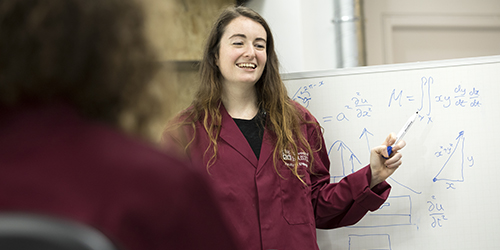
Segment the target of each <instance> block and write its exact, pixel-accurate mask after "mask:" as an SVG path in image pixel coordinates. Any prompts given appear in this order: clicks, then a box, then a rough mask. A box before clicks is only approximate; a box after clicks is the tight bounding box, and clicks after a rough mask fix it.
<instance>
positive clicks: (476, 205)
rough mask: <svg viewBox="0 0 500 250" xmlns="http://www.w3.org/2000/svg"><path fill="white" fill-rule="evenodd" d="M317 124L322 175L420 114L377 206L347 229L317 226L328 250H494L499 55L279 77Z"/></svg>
mask: <svg viewBox="0 0 500 250" xmlns="http://www.w3.org/2000/svg"><path fill="white" fill-rule="evenodd" d="M283 80H284V82H285V84H286V86H287V89H288V93H289V95H290V97H291V98H292V99H293V100H295V101H297V102H299V103H301V104H302V105H303V106H304V107H306V108H307V109H309V110H310V111H311V113H312V114H313V115H314V116H315V117H316V119H317V120H318V121H319V123H320V124H321V126H322V127H323V128H324V137H325V143H326V146H327V149H328V153H329V157H330V161H331V167H330V171H331V172H330V173H331V181H332V182H338V181H339V180H340V179H341V178H342V177H344V176H345V175H347V174H349V173H351V172H353V171H356V170H358V169H360V168H361V167H363V166H366V165H367V164H368V163H369V154H370V148H372V147H374V146H377V145H380V144H381V143H382V142H383V141H384V139H385V137H386V136H387V135H388V134H389V133H390V132H394V133H396V134H397V133H398V132H399V130H400V129H401V128H402V126H403V125H404V124H405V123H406V121H407V120H408V118H409V117H410V116H411V115H412V114H414V113H415V112H416V111H419V116H418V118H417V120H416V122H415V123H414V124H413V125H412V127H411V129H410V130H409V131H408V133H407V134H406V135H405V137H404V140H405V141H406V143H407V145H406V147H405V148H404V149H403V150H401V153H402V154H403V164H402V165H401V166H400V168H399V169H398V170H397V171H396V172H395V173H394V174H393V175H392V176H391V177H390V178H389V179H387V182H388V183H389V184H390V185H391V186H392V191H391V193H390V196H389V198H388V199H387V201H386V203H384V204H383V205H382V206H381V207H380V209H378V210H377V211H375V212H370V213H368V214H367V215H366V216H365V217H364V218H363V219H362V220H361V221H360V222H358V223H357V224H356V225H353V226H350V227H345V228H340V229H333V230H317V231H318V244H319V246H320V248H321V249H322V250H327V249H328V250H329V249H349V250H360V249H377V250H382V249H387V250H402V249H404V250H410V249H415V250H416V249H418V250H421V249H500V187H499V185H498V179H499V177H500V166H497V164H496V163H497V161H498V160H497V159H496V157H497V156H500V149H499V148H498V146H497V144H496V143H497V142H500V134H499V131H498V128H500V56H492V57H479V58H465V59H459V60H444V61H431V62H421V63H408V64H394V65H382V66H370V67H359V68H352V69H340V70H329V71H317V72H303V73H292V74H283Z"/></svg>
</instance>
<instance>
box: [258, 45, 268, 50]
mask: <svg viewBox="0 0 500 250" xmlns="http://www.w3.org/2000/svg"><path fill="white" fill-rule="evenodd" d="M255 48H257V49H258V50H264V49H266V46H265V45H263V44H256V45H255Z"/></svg>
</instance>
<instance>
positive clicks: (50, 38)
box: [0, 0, 237, 250]
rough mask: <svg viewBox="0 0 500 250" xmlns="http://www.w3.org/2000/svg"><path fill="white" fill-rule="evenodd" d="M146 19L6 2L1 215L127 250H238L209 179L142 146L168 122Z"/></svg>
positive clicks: (110, 2) (121, 8)
mask: <svg viewBox="0 0 500 250" xmlns="http://www.w3.org/2000/svg"><path fill="white" fill-rule="evenodd" d="M144 18H145V17H144V13H143V9H142V6H141V2H140V1H133V0H8V1H1V2H0V172H1V174H0V212H20V213H36V214H44V215H49V216H57V217H61V218H65V219H70V220H74V221H78V222H81V223H84V224H87V225H90V226H92V227H94V228H96V229H98V230H100V231H101V232H103V233H104V234H105V235H107V236H108V237H109V238H110V239H111V240H112V241H113V242H114V243H115V244H116V245H117V246H118V247H119V248H120V247H123V248H124V249H128V250H144V249H148V250H152V249H183V250H185V249H236V248H237V247H235V245H234V243H233V240H232V237H231V236H230V232H228V230H227V229H226V227H225V223H224V221H223V219H221V214H220V212H219V207H218V205H217V203H215V202H214V200H213V198H212V197H213V196H212V193H211V189H210V188H209V187H208V186H207V184H206V181H205V179H204V177H202V175H201V174H198V173H197V172H196V171H195V170H194V168H191V167H189V166H188V165H185V163H183V162H180V161H178V160H175V159H173V158H172V157H170V156H168V155H166V154H164V153H161V152H160V151H158V150H157V149H156V148H155V147H154V146H153V144H152V143H150V142H148V141H147V140H146V139H144V138H142V137H141V136H140V135H142V134H143V133H144V131H146V130H147V127H148V124H149V123H148V121H149V119H150V117H154V116H156V115H157V114H158V113H159V112H162V111H161V110H159V108H158V107H160V106H161V105H159V104H158V103H157V102H156V101H155V100H156V99H155V98H154V97H153V95H151V93H150V92H148V91H149V90H150V87H151V83H152V82H153V81H151V78H152V77H153V76H154V75H155V73H156V72H157V70H158V69H157V60H156V58H155V57H154V51H153V50H152V49H151V46H150V45H149V43H148V41H147V39H146V37H145V34H144V31H143V29H144V27H143V26H144ZM125 114H127V118H128V121H129V124H128V128H129V130H128V131H127V132H126V131H125V129H124V128H123V126H122V125H121V124H122V121H123V120H124V117H125Z"/></svg>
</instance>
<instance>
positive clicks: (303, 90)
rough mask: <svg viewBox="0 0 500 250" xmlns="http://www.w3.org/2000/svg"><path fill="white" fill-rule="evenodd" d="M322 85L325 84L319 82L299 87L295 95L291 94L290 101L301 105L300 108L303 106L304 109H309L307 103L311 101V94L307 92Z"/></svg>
mask: <svg viewBox="0 0 500 250" xmlns="http://www.w3.org/2000/svg"><path fill="white" fill-rule="evenodd" d="M324 84H325V83H324V82H323V81H319V82H316V83H310V84H307V85H304V86H301V87H300V88H299V89H298V90H297V92H295V94H293V96H292V100H294V101H296V102H298V103H300V104H302V106H304V107H306V108H307V107H309V102H310V101H311V99H312V97H311V93H310V92H309V90H312V89H315V88H318V87H321V86H323V85H324Z"/></svg>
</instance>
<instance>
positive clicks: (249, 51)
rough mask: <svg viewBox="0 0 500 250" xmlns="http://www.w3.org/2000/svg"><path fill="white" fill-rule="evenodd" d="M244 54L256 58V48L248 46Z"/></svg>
mask: <svg viewBox="0 0 500 250" xmlns="http://www.w3.org/2000/svg"><path fill="white" fill-rule="evenodd" d="M243 56H245V57H250V58H254V57H255V48H254V47H253V46H247V47H246V49H245V53H244V54H243Z"/></svg>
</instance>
